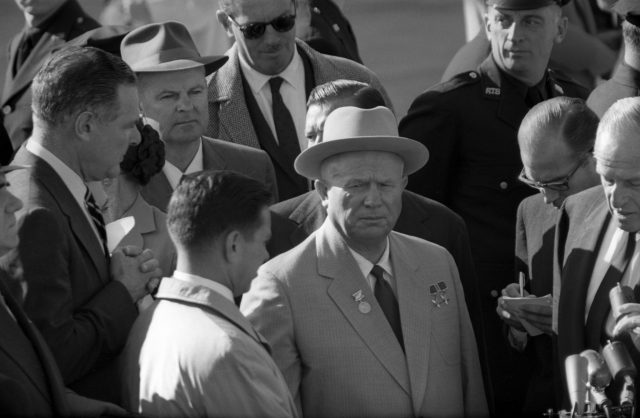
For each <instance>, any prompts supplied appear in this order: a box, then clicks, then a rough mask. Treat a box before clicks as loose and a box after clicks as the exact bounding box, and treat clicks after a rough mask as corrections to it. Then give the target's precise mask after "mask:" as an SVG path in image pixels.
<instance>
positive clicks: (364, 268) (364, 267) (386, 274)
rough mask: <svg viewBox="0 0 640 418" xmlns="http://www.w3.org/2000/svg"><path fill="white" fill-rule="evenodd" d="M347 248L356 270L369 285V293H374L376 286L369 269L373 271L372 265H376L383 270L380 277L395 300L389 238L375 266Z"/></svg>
mask: <svg viewBox="0 0 640 418" xmlns="http://www.w3.org/2000/svg"><path fill="white" fill-rule="evenodd" d="M347 247H348V246H347ZM348 248H349V251H351V255H352V256H353V258H354V259H355V260H356V263H357V264H358V268H359V269H360V271H361V272H362V276H364V278H365V280H366V281H367V284H368V285H369V288H371V291H372V292H373V291H374V289H375V285H376V278H375V276H374V275H373V274H371V269H373V266H374V265H378V266H380V267H381V268H382V270H383V273H382V277H383V278H384V279H385V280H386V281H387V282H388V283H389V284H390V285H391V289H393V293H394V295H395V296H396V298H397V297H398V292H397V291H396V283H395V280H394V279H393V268H392V266H391V257H389V238H387V245H386V248H385V249H384V252H383V253H382V256H380V260H378V262H377V263H376V264H373V263H372V262H371V261H369V260H367V259H366V258H364V257H363V256H362V255H361V254H360V253H358V252H357V251H355V250H354V249H353V248H351V247H348Z"/></svg>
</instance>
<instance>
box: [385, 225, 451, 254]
mask: <svg viewBox="0 0 640 418" xmlns="http://www.w3.org/2000/svg"><path fill="white" fill-rule="evenodd" d="M389 237H394V238H395V239H396V240H397V241H396V242H398V243H400V244H401V245H402V246H404V247H405V248H406V250H407V252H409V253H411V252H413V253H416V254H422V255H424V253H425V252H427V253H429V254H430V255H435V256H438V257H451V255H450V253H449V251H447V249H446V248H444V247H443V246H441V245H439V244H436V243H434V242H431V241H427V240H425V239H422V238H419V237H416V236H413V235H408V234H403V233H402V232H397V231H391V234H390V235H389ZM420 258H421V257H420V256H418V257H417V259H420Z"/></svg>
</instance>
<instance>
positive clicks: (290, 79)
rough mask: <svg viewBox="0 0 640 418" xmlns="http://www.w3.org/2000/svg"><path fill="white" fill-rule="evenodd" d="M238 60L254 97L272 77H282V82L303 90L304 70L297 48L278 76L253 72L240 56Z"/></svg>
mask: <svg viewBox="0 0 640 418" xmlns="http://www.w3.org/2000/svg"><path fill="white" fill-rule="evenodd" d="M239 60H240V68H241V69H242V74H243V75H244V77H245V79H246V80H247V83H249V87H251V91H252V92H253V94H254V95H257V94H260V91H261V90H262V89H263V88H264V86H265V85H266V84H268V83H269V80H270V79H271V78H273V77H282V78H283V79H284V81H285V82H287V83H288V84H290V85H291V86H292V87H293V88H294V89H298V88H302V89H303V90H304V68H303V66H302V58H300V54H299V53H298V49H297V48H296V49H294V51H293V58H292V59H291V62H290V63H289V65H287V67H286V68H285V69H284V70H283V71H282V72H281V73H280V74H275V75H265V74H262V73H260V72H258V71H256V70H254V69H253V68H252V67H251V66H250V65H249V63H248V62H247V61H246V60H245V59H244V58H243V57H242V55H240V56H239ZM305 97H306V94H305Z"/></svg>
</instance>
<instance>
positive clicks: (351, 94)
mask: <svg viewBox="0 0 640 418" xmlns="http://www.w3.org/2000/svg"><path fill="white" fill-rule="evenodd" d="M347 99H348V100H349V104H350V106H355V107H359V108H361V109H373V108H374V107H378V106H385V107H386V106H387V104H386V103H385V101H384V97H382V94H381V93H380V91H378V90H377V89H376V88H374V87H371V86H370V85H369V84H367V83H363V82H361V81H355V80H344V79H341V80H334V81H329V82H327V83H324V84H320V85H319V86H316V87H315V88H314V89H313V90H312V91H311V94H309V100H307V107H309V106H312V105H320V106H333V105H334V104H335V103H336V102H339V101H342V100H347Z"/></svg>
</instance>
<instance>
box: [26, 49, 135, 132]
mask: <svg viewBox="0 0 640 418" xmlns="http://www.w3.org/2000/svg"><path fill="white" fill-rule="evenodd" d="M135 83H136V76H135V74H134V73H133V71H131V68H129V66H128V65H127V64H126V63H125V62H124V61H122V60H121V59H120V58H118V57H116V56H114V55H112V54H109V53H108V52H105V51H103V50H100V49H97V48H92V47H80V46H67V47H64V48H62V49H60V50H58V51H57V52H56V53H54V54H53V55H52V56H51V57H50V58H49V59H48V60H47V61H46V62H45V63H44V65H43V66H42V68H41V69H40V71H38V73H37V74H36V77H35V78H34V80H33V84H32V86H31V89H32V92H33V99H32V108H33V114H34V115H35V116H36V117H37V118H38V119H40V120H42V121H44V122H46V123H48V124H50V125H52V126H55V125H58V124H60V123H61V122H63V121H64V120H65V119H66V118H67V117H69V116H72V115H74V114H76V113H78V112H81V111H84V110H90V111H94V112H96V113H97V112H98V111H104V114H101V115H99V116H100V117H104V118H105V119H112V118H113V117H115V114H117V113H116V112H117V110H116V109H115V107H116V103H117V100H118V87H120V86H121V85H133V86H135Z"/></svg>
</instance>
